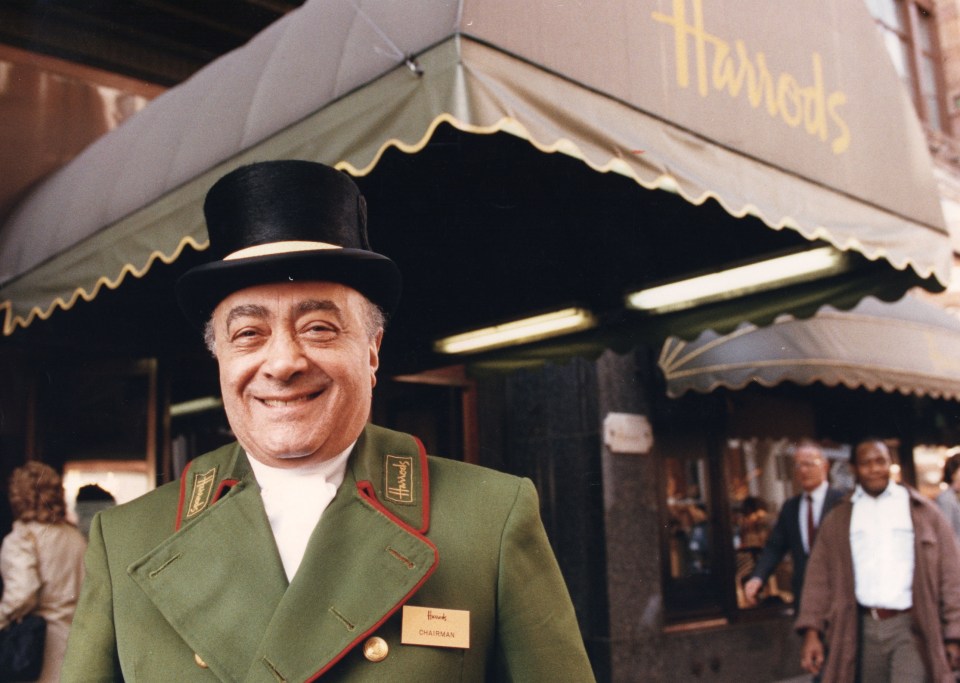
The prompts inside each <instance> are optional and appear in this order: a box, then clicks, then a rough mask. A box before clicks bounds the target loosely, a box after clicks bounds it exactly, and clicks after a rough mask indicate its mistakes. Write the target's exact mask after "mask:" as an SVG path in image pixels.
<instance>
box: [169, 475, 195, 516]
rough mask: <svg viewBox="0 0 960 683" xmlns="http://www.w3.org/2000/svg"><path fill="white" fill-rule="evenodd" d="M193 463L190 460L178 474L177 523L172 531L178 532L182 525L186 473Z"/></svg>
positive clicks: (185, 495)
mask: <svg viewBox="0 0 960 683" xmlns="http://www.w3.org/2000/svg"><path fill="white" fill-rule="evenodd" d="M194 462H195V461H194V460H191V461H190V462H188V463H187V466H186V467H184V468H183V472H181V473H180V501H179V502H178V503H177V523H176V524H175V525H174V527H173V530H174V531H180V525H181V524H182V523H183V501H184V499H186V497H187V472H189V471H190V467H191V466H192V465H193V463H194Z"/></svg>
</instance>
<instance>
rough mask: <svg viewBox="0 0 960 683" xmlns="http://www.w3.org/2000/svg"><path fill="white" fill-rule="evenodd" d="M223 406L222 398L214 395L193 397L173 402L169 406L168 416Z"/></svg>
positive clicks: (177, 415) (178, 415)
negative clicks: (181, 401)
mask: <svg viewBox="0 0 960 683" xmlns="http://www.w3.org/2000/svg"><path fill="white" fill-rule="evenodd" d="M222 407H223V400H222V399H220V398H217V397H216V396H206V397H204V398H195V399H192V400H190V401H184V402H183V403H174V404H173V405H172V406H170V417H180V416H181V415H190V414H191V413H202V412H203V411H205V410H217V409H219V408H222Z"/></svg>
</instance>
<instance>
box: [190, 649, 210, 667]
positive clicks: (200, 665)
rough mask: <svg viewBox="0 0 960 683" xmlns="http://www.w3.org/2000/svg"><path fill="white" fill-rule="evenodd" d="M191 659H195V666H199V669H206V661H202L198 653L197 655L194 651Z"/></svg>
mask: <svg viewBox="0 0 960 683" xmlns="http://www.w3.org/2000/svg"><path fill="white" fill-rule="evenodd" d="M193 661H195V662H196V663H197V666H199V667H200V668H201V669H206V668H207V663H206V662H205V661H203V658H202V657H200V655H198V654H196V653H194V655H193Z"/></svg>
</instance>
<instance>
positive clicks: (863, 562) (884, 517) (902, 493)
mask: <svg viewBox="0 0 960 683" xmlns="http://www.w3.org/2000/svg"><path fill="white" fill-rule="evenodd" d="M852 500H853V514H852V516H851V517H850V552H851V554H852V556H853V577H854V591H855V593H856V595H857V602H859V603H860V604H861V605H863V606H864V607H886V608H888V609H909V608H910V607H912V606H913V569H914V556H913V537H914V532H913V520H912V519H911V517H910V494H909V493H907V489H905V488H904V487H902V486H900V485H899V484H895V483H894V482H890V484H889V485H888V486H887V488H886V489H885V490H884V492H883V493H881V494H880V495H879V496H876V497H874V496H871V495H868V494H867V493H866V492H865V491H864V490H863V489H862V488H861V487H860V486H859V485H858V486H857V488H856V491H854V494H853V497H852Z"/></svg>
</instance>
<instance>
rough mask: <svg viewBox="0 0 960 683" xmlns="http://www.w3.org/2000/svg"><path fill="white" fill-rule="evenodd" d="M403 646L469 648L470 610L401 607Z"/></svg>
mask: <svg viewBox="0 0 960 683" xmlns="http://www.w3.org/2000/svg"><path fill="white" fill-rule="evenodd" d="M400 642H401V643H403V644H404V645H433V646H435V647H461V648H464V649H466V648H469V647H470V612H469V611H468V610H462V609H442V608H437V607H411V606H409V605H404V606H403V629H402V631H401V633H400Z"/></svg>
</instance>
